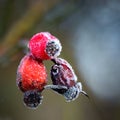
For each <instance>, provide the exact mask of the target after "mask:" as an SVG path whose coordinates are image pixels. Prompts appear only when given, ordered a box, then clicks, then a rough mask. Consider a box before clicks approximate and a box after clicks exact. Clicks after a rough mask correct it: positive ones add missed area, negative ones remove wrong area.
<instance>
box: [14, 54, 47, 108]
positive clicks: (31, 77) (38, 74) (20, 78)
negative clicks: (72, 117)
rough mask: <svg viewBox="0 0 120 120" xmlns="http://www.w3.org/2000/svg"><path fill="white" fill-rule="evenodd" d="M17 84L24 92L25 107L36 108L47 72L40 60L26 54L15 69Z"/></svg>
mask: <svg viewBox="0 0 120 120" xmlns="http://www.w3.org/2000/svg"><path fill="white" fill-rule="evenodd" d="M16 80H17V86H18V87H19V89H20V90H21V91H22V92H23V93H24V97H23V101H24V103H25V105H26V106H27V107H30V108H36V107H37V106H38V105H39V104H41V103H42V98H43V96H42V95H41V92H42V91H43V89H44V86H45V85H46V83H47V73H46V69H45V66H44V64H43V63H42V61H41V60H39V61H38V60H36V59H35V58H33V56H32V55H30V54H28V55H26V56H25V57H24V58H23V59H22V60H21V62H20V65H19V66H18V70H17V78H16Z"/></svg>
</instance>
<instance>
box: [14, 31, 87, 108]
mask: <svg viewBox="0 0 120 120" xmlns="http://www.w3.org/2000/svg"><path fill="white" fill-rule="evenodd" d="M28 47H29V50H30V52H29V53H28V54H27V55H25V56H24V57H23V59H22V60H21V62H20V65H19V66H18V70H17V79H16V80H17V85H18V87H19V89H20V90H21V91H22V92H23V94H24V98H23V100H24V103H25V104H26V105H27V106H28V107H31V108H36V107H37V106H38V105H39V104H41V102H42V98H43V96H42V95H41V93H42V91H43V90H44V89H52V90H53V91H55V92H57V93H59V94H61V95H63V96H64V97H65V99H66V100H67V101H72V100H75V99H76V98H77V97H78V96H79V93H83V94H84V95H86V96H87V94H86V92H84V91H82V85H81V83H80V82H77V77H76V75H75V73H74V71H73V69H72V67H71V65H70V64H69V63H68V62H67V61H66V60H64V59H62V58H58V56H59V55H60V52H61V49H62V47H61V43H60V41H59V40H58V39H57V38H56V37H55V36H53V35H51V34H50V33H48V32H40V33H37V34H35V35H34V36H33V37H32V38H31V40H30V41H29V45H28ZM44 60H51V61H52V62H53V63H54V65H53V66H52V67H51V80H52V83H53V84H52V85H47V73H46V68H45V66H44V64H43V61H44Z"/></svg>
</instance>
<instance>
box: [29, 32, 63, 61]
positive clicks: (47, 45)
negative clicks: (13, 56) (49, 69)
mask: <svg viewBox="0 0 120 120" xmlns="http://www.w3.org/2000/svg"><path fill="white" fill-rule="evenodd" d="M28 47H29V49H30V52H31V54H32V55H33V56H34V57H36V58H37V59H41V60H49V59H51V58H52V57H57V56H58V55H59V54H60V52H61V49H62V47H61V44H60V42H59V40H58V39H57V38H56V37H55V36H53V35H51V34H50V33H49V32H40V33H37V34H35V35H34V36H33V37H32V38H31V39H30V41H29V45H28Z"/></svg>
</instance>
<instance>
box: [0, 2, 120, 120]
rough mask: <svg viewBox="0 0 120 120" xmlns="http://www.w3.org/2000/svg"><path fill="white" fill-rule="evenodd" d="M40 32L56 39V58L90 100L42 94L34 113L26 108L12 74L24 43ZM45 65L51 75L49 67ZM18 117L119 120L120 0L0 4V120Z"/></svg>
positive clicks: (66, 119) (13, 119)
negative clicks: (59, 47) (58, 43)
mask: <svg viewBox="0 0 120 120" xmlns="http://www.w3.org/2000/svg"><path fill="white" fill-rule="evenodd" d="M41 31H48V32H50V33H51V34H53V35H55V36H56V37H57V38H59V39H60V41H61V43H62V46H63V50H62V53H61V56H60V57H62V58H64V59H66V60H67V61H68V62H69V63H70V64H71V65H72V66H73V68H74V70H75V73H76V74H77V76H78V81H80V82H81V83H82V84H83V89H84V90H85V91H86V92H87V93H88V95H89V96H90V99H88V98H86V97H85V96H83V95H80V96H79V98H78V99H76V100H75V101H73V102H70V103H67V102H65V99H64V98H63V97H62V96H60V95H57V94H55V93H54V92H53V91H47V90H46V91H44V92H43V96H44V99H43V103H42V105H40V106H39V107H38V108H37V109H35V110H32V109H29V108H27V107H26V106H24V104H23V101H22V99H23V94H22V93H21V92H20V91H19V90H18V88H17V86H16V70H17V67H18V64H19V62H20V60H21V59H22V57H23V56H24V55H25V53H26V52H27V47H26V46H27V41H28V40H29V39H30V38H31V37H32V35H34V34H35V33H37V32H41ZM45 64H46V67H47V72H48V74H49V72H50V71H49V69H50V66H51V65H52V63H51V62H50V61H45ZM48 80H49V83H51V81H50V77H49V75H48ZM21 119H22V120H34V119H35V120H56V119H57V120H120V0H0V120H21Z"/></svg>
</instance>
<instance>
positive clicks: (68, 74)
mask: <svg viewBox="0 0 120 120" xmlns="http://www.w3.org/2000/svg"><path fill="white" fill-rule="evenodd" d="M52 61H53V62H54V65H53V66H52V68H51V79H52V83H53V85H47V86H45V88H46V89H52V90H54V91H56V92H57V93H59V94H61V95H63V96H64V97H65V99H66V100H67V101H68V102H69V101H73V100H75V99H76V98H77V97H78V96H79V94H80V93H83V94H84V95H86V96H88V95H87V94H86V92H84V91H83V90H82V84H81V83H80V82H77V77H76V75H75V73H74V71H73V69H72V67H71V65H70V64H69V63H68V62H67V61H66V60H64V59H62V58H55V59H52Z"/></svg>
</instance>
